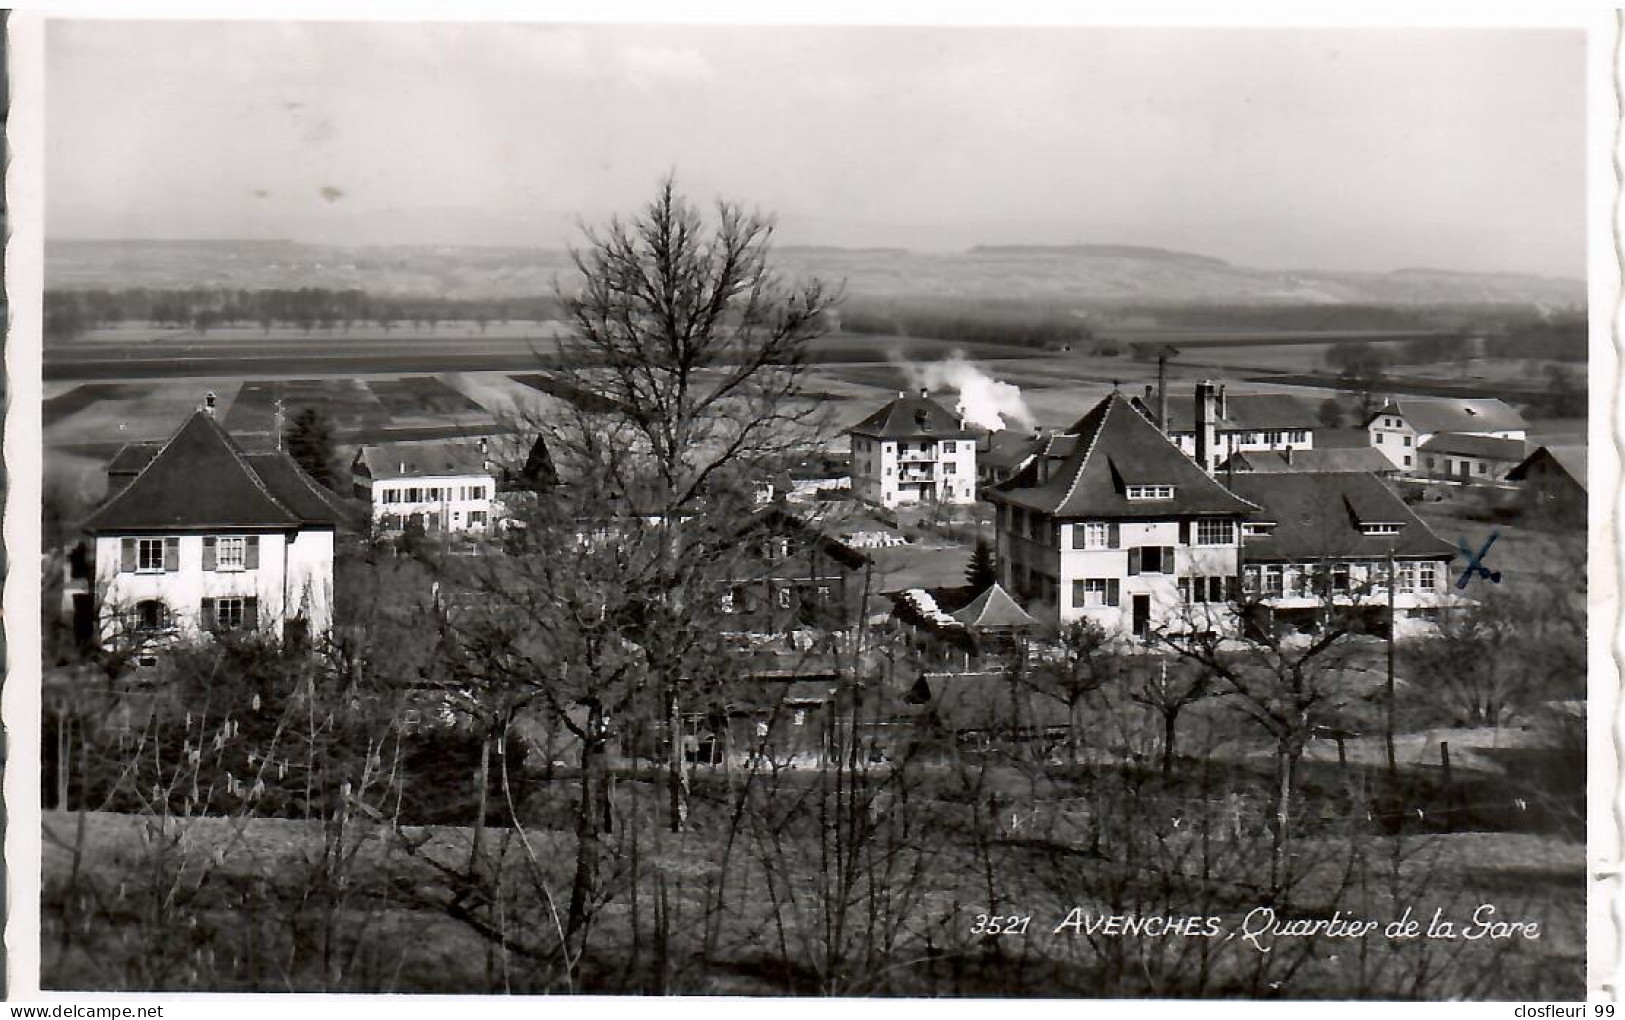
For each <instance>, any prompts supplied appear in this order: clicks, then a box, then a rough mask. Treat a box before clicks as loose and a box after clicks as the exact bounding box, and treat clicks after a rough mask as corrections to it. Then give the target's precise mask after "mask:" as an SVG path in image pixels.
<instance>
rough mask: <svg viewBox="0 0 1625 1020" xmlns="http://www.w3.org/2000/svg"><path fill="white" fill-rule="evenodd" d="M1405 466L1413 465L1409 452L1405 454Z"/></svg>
mask: <svg viewBox="0 0 1625 1020" xmlns="http://www.w3.org/2000/svg"><path fill="white" fill-rule="evenodd" d="M1405 466H1406V467H1410V466H1411V455H1410V454H1408V453H1407V454H1406V455H1405Z"/></svg>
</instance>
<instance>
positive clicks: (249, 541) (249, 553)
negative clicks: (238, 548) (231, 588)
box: [243, 535, 260, 570]
mask: <svg viewBox="0 0 1625 1020" xmlns="http://www.w3.org/2000/svg"><path fill="white" fill-rule="evenodd" d="M259 565H260V537H259V536H258V535H249V536H248V537H247V538H246V539H244V540H243V566H244V567H245V568H247V569H248V570H258V569H259Z"/></svg>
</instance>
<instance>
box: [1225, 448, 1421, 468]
mask: <svg viewBox="0 0 1625 1020" xmlns="http://www.w3.org/2000/svg"><path fill="white" fill-rule="evenodd" d="M1230 459H1231V460H1233V461H1235V468H1236V470H1237V471H1258V472H1267V473H1272V474H1280V473H1282V472H1288V471H1291V472H1298V473H1302V472H1305V471H1311V472H1319V473H1322V474H1330V473H1336V472H1348V471H1353V472H1356V473H1360V474H1365V473H1367V472H1369V473H1371V474H1379V475H1380V474H1395V473H1397V472H1398V471H1399V468H1397V467H1395V466H1394V462H1393V461H1391V460H1389V459H1388V457H1387V456H1386V455H1385V454H1384V453H1383V452H1382V451H1381V450H1379V449H1377V448H1376V447H1374V446H1353V447H1348V448H1347V449H1336V448H1333V449H1328V450H1294V451H1292V459H1291V460H1290V461H1288V460H1287V456H1286V454H1285V453H1284V452H1282V451H1280V450H1241V451H1238V452H1236V453H1235V454H1233V455H1232V456H1231V458H1230ZM1225 466H1227V465H1220V470H1221V471H1222V470H1223V469H1224V467H1225Z"/></svg>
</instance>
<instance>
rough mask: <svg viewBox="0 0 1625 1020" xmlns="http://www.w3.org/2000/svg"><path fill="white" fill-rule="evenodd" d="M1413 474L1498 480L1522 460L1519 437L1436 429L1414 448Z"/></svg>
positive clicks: (1521, 446)
mask: <svg viewBox="0 0 1625 1020" xmlns="http://www.w3.org/2000/svg"><path fill="white" fill-rule="evenodd" d="M1416 449H1417V452H1418V455H1419V458H1420V463H1419V464H1418V465H1417V468H1418V470H1416V471H1413V473H1414V474H1421V475H1424V476H1426V477H1428V478H1441V479H1449V480H1452V481H1458V482H1492V483H1493V482H1502V481H1505V480H1506V476H1507V473H1508V472H1510V471H1511V470H1512V469H1513V468H1515V467H1517V466H1518V465H1519V464H1521V463H1522V462H1523V458H1524V456H1525V454H1526V453H1527V450H1526V448H1525V443H1524V441H1523V440H1522V439H1498V438H1496V437H1494V436H1474V435H1467V434H1466V433H1462V432H1440V433H1439V434H1437V435H1435V436H1432V437H1431V438H1429V439H1428V440H1427V441H1426V442H1424V443H1422V444H1421V445H1420V446H1418V447H1417V448H1416Z"/></svg>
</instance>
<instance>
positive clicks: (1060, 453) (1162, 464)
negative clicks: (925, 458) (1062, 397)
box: [984, 387, 1259, 636]
mask: <svg viewBox="0 0 1625 1020" xmlns="http://www.w3.org/2000/svg"><path fill="white" fill-rule="evenodd" d="M1197 399H1198V400H1200V401H1208V402H1210V406H1209V407H1208V408H1206V409H1201V410H1198V412H1197V415H1196V417H1197V418H1201V417H1203V416H1204V415H1207V414H1210V413H1211V411H1212V410H1213V409H1212V407H1211V402H1212V401H1213V400H1215V399H1216V394H1215V393H1213V392H1212V389H1211V387H1209V388H1205V389H1204V388H1201V387H1199V388H1198V394H1197ZM1198 438H1199V445H1201V446H1204V447H1205V445H1206V444H1204V443H1201V442H1200V440H1201V437H1200V436H1199V437H1198ZM1209 440H1211V432H1210V433H1209ZM984 497H985V498H986V499H987V500H988V501H989V502H991V503H993V505H994V506H995V508H996V511H997V534H998V549H997V552H998V561H999V564H1000V570H1001V572H1002V582H1003V584H1004V585H1005V587H1006V588H1008V589H1009V590H1010V591H1012V592H1013V593H1015V594H1016V595H1018V596H1019V597H1021V598H1023V599H1024V600H1025V601H1026V602H1027V604H1028V609H1029V611H1030V612H1033V613H1034V615H1035V616H1038V617H1040V618H1041V619H1043V618H1047V619H1048V620H1050V621H1052V622H1054V621H1059V622H1061V623H1066V622H1070V621H1072V620H1078V619H1091V620H1094V621H1095V622H1096V623H1098V624H1100V625H1101V626H1102V627H1104V628H1105V629H1106V630H1108V631H1113V632H1118V633H1132V634H1135V635H1139V636H1143V635H1145V634H1147V633H1148V631H1149V630H1150V629H1151V628H1163V627H1168V626H1171V625H1174V624H1176V623H1177V621H1178V618H1179V617H1180V616H1181V614H1182V612H1183V607H1184V606H1185V604H1186V603H1185V597H1184V595H1183V593H1184V592H1186V591H1192V592H1198V593H1200V597H1201V601H1203V602H1209V601H1211V602H1215V603H1216V602H1221V601H1223V600H1224V599H1225V598H1226V597H1227V595H1228V593H1229V592H1231V591H1232V590H1233V587H1232V586H1233V584H1234V582H1235V580H1236V579H1237V578H1238V576H1239V572H1240V560H1239V555H1240V541H1241V534H1240V525H1241V522H1242V520H1243V519H1244V518H1246V517H1247V516H1248V515H1249V514H1251V513H1253V512H1255V511H1257V510H1258V509H1259V508H1258V507H1257V506H1255V505H1254V504H1252V503H1250V502H1248V501H1247V500H1245V499H1242V498H1239V497H1237V496H1236V495H1234V494H1232V493H1230V492H1229V491H1227V490H1226V489H1225V488H1224V487H1223V486H1222V485H1220V484H1219V483H1218V482H1217V481H1215V480H1214V479H1213V478H1212V477H1211V476H1210V475H1208V474H1207V472H1205V471H1203V470H1202V469H1201V468H1200V467H1198V466H1197V463H1196V462H1195V461H1193V460H1192V459H1191V458H1190V457H1188V456H1186V455H1185V454H1184V453H1182V452H1181V451H1180V449H1179V448H1178V447H1177V446H1176V445H1175V444H1174V443H1173V442H1171V441H1170V440H1169V439H1168V438H1166V437H1165V436H1163V435H1162V433H1161V432H1160V431H1158V429H1157V427H1156V426H1155V425H1153V424H1152V422H1151V420H1150V418H1149V417H1148V416H1147V415H1146V413H1145V412H1144V411H1143V410H1142V409H1141V408H1139V407H1136V406H1135V405H1134V404H1133V403H1131V402H1130V401H1129V400H1128V398H1126V397H1124V396H1123V395H1122V394H1121V393H1119V392H1117V391H1115V390H1114V391H1113V392H1112V393H1111V394H1109V395H1108V396H1107V397H1106V398H1105V399H1104V400H1102V401H1101V402H1100V403H1099V404H1097V405H1095V407H1094V408H1093V409H1092V410H1091V411H1090V412H1089V413H1088V414H1086V415H1084V416H1083V417H1082V418H1081V419H1079V420H1078V422H1077V423H1076V424H1074V425H1073V426H1072V427H1071V428H1070V429H1068V430H1067V431H1066V432H1065V433H1064V434H1062V435H1058V436H1055V437H1052V438H1050V439H1048V440H1046V441H1045V443H1044V447H1043V449H1042V450H1040V451H1039V452H1038V454H1037V455H1036V456H1034V457H1033V458H1032V460H1031V461H1029V462H1028V463H1027V464H1026V466H1025V467H1023V468H1022V469H1021V470H1020V472H1018V473H1017V474H1016V475H1015V476H1014V477H1012V478H1010V479H1008V480H1006V481H1005V482H1002V483H1000V484H998V485H995V486H993V487H992V488H990V489H988V490H987V491H986V492H985V493H984ZM1040 607H1041V608H1040Z"/></svg>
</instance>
